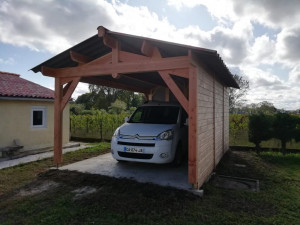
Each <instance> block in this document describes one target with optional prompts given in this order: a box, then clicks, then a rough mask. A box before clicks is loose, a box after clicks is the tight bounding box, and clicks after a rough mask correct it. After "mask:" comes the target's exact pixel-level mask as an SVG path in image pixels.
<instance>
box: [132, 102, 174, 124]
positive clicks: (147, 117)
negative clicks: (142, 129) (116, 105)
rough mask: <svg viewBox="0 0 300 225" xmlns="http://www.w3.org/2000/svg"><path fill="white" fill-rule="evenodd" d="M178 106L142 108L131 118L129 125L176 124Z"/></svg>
mask: <svg viewBox="0 0 300 225" xmlns="http://www.w3.org/2000/svg"><path fill="white" fill-rule="evenodd" d="M178 113H179V107H178V106H142V107H139V108H138V109H137V110H136V111H135V112H134V113H133V114H132V116H131V118H130V120H129V121H128V123H152V124H176V123H177V120H178Z"/></svg>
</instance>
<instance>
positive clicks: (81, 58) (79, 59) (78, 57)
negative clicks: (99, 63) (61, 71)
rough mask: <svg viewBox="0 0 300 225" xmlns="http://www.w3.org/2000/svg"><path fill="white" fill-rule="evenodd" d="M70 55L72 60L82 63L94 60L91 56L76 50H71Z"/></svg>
mask: <svg viewBox="0 0 300 225" xmlns="http://www.w3.org/2000/svg"><path fill="white" fill-rule="evenodd" d="M70 57H71V59H72V61H74V62H77V63H79V64H80V65H81V64H85V63H88V62H91V61H93V59H92V58H91V57H89V56H86V55H82V54H80V53H77V52H74V51H70Z"/></svg>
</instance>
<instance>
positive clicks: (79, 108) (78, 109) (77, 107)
mask: <svg viewBox="0 0 300 225" xmlns="http://www.w3.org/2000/svg"><path fill="white" fill-rule="evenodd" d="M83 111H84V105H83V104H76V103H74V104H71V106H70V112H71V114H74V115H80V114H82V112H83Z"/></svg>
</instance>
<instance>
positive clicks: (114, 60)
mask: <svg viewBox="0 0 300 225" xmlns="http://www.w3.org/2000/svg"><path fill="white" fill-rule="evenodd" d="M111 51H112V61H111V62H112V65H117V64H118V63H119V52H120V43H119V41H116V45H115V47H114V48H112V50H111ZM112 77H113V78H115V79H119V78H120V74H119V73H112Z"/></svg>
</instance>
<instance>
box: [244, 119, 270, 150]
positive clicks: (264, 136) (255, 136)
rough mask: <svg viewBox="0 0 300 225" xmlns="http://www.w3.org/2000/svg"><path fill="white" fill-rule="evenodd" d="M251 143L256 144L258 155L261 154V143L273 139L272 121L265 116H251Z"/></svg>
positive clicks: (249, 135)
mask: <svg viewBox="0 0 300 225" xmlns="http://www.w3.org/2000/svg"><path fill="white" fill-rule="evenodd" d="M248 126H249V133H248V137H249V141H250V142H252V143H254V144H255V149H256V152H257V154H259V153H260V149H261V148H260V143H261V142H262V141H266V140H268V139H270V138H271V137H272V132H271V129H272V119H271V116H268V115H265V114H254V115H250V116H249V124H248Z"/></svg>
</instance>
